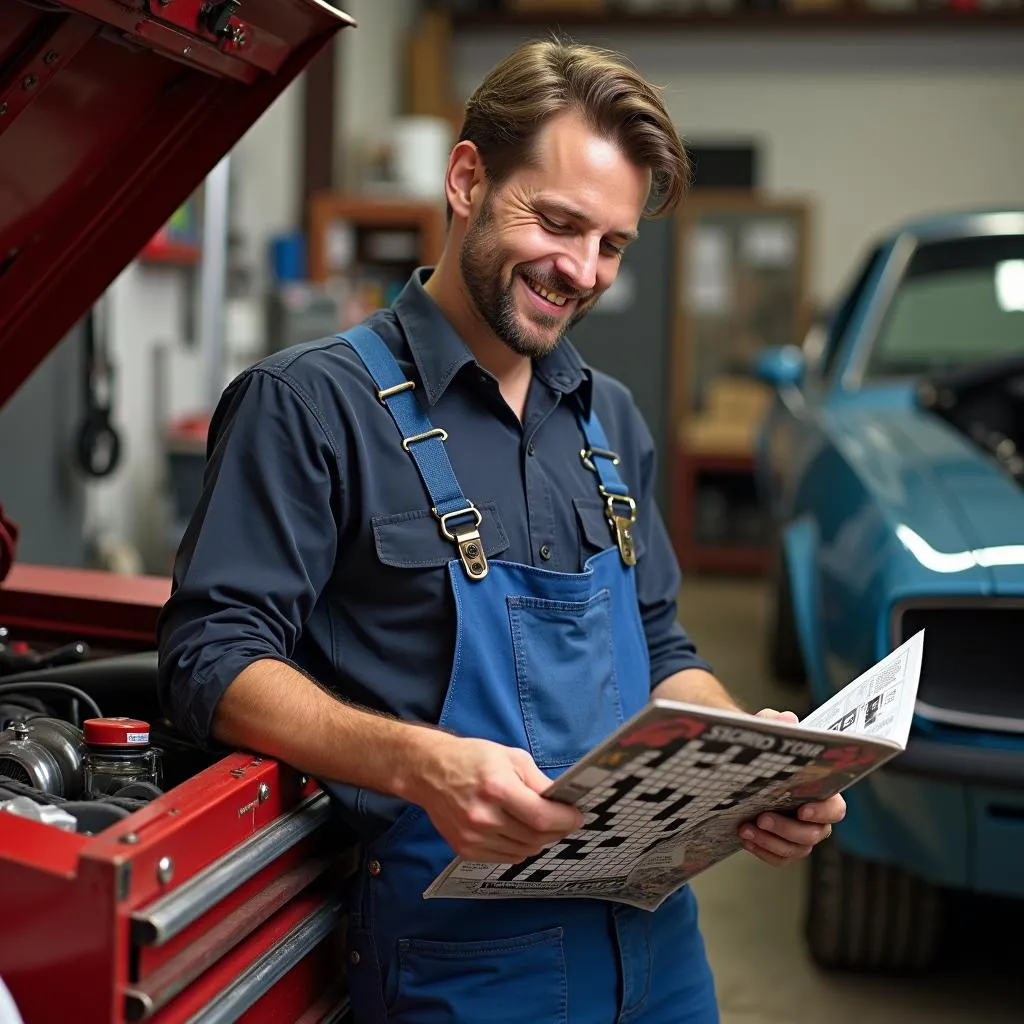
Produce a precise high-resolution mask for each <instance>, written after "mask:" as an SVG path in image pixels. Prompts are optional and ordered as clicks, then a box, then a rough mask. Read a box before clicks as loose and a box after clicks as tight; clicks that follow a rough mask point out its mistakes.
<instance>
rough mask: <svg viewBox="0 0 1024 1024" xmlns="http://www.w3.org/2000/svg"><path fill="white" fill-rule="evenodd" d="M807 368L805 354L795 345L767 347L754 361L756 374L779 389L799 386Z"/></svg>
mask: <svg viewBox="0 0 1024 1024" xmlns="http://www.w3.org/2000/svg"><path fill="white" fill-rule="evenodd" d="M805 369H806V363H805V361H804V355H803V353H802V352H801V351H800V349H798V348H797V347H796V346H795V345H783V346H780V347H775V348H766V349H765V350H764V351H763V352H761V353H760V354H759V355H758V357H757V359H756V361H755V363H754V374H755V376H756V377H757V378H758V379H759V380H763V381H764V382H765V383H766V384H771V386H772V387H774V388H777V389H779V390H782V389H783V388H791V387H793V388H795V387H799V386H800V385H801V383H802V382H803V379H804V370H805Z"/></svg>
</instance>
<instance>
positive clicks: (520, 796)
mask: <svg viewBox="0 0 1024 1024" xmlns="http://www.w3.org/2000/svg"><path fill="white" fill-rule="evenodd" d="M514 762H515V766H516V771H517V772H518V774H519V778H520V779H521V780H522V782H523V783H524V785H522V786H516V785H515V784H514V783H512V784H509V785H505V786H503V787H502V789H501V790H500V791H498V792H492V793H490V794H488V795H489V796H491V797H493V798H494V799H495V800H496V801H497V802H498V803H500V804H501V806H502V808H503V809H504V810H505V811H507V812H508V813H509V814H510V815H511V816H512V817H513V818H515V819H516V820H518V821H519V822H521V823H522V824H524V825H526V826H527V828H529V829H530V830H531V831H532V832H533V833H535V834H537V835H538V837H548V841H549V842H554V841H555V840H556V839H562V838H564V837H565V836H567V835H568V834H569V833H570V832H575V831H576V830H577V829H578V828H581V827H582V826H583V815H582V814H581V813H580V812H579V811H578V810H576V808H575V807H573V806H572V805H571V804H563V803H559V802H558V801H557V800H546V799H545V798H544V797H542V796H540V794H541V793H543V792H545V791H546V790H548V789H549V788H550V787H551V780H550V779H549V778H548V777H547V776H546V775H545V774H544V773H543V772H542V771H541V770H540V769H539V768H538V767H537V766H536V764H534V762H533V758H531V757H530V755H529V754H527V753H526V752H525V751H516V752H515V757H514ZM552 836H553V837H554V838H551V837H552Z"/></svg>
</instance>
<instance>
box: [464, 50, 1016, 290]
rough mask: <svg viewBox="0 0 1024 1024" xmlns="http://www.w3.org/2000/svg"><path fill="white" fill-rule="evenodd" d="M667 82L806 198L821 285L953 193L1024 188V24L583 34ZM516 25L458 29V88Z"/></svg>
mask: <svg viewBox="0 0 1024 1024" xmlns="http://www.w3.org/2000/svg"><path fill="white" fill-rule="evenodd" d="M574 35H575V38H577V39H579V40H580V41H586V42H595V43H598V44H600V45H612V46H614V47H615V48H616V49H619V50H621V51H622V52H624V53H625V54H626V55H627V56H628V57H629V58H630V59H631V60H632V61H633V62H634V63H635V64H636V65H637V66H638V67H639V68H640V70H641V71H643V72H644V73H645V74H646V75H647V76H648V77H650V78H651V79H652V80H653V81H654V82H656V83H658V84H659V85H662V86H663V87H664V90H665V92H664V95H665V99H666V104H667V106H668V108H669V110H670V112H671V113H672V115H673V117H674V118H675V119H676V122H677V124H678V125H679V126H680V128H681V130H682V131H683V133H684V134H685V135H686V136H689V137H691V138H694V139H697V138H699V139H700V140H701V141H707V140H709V139H730V138H737V137H740V138H753V139H756V140H757V141H758V142H759V143H760V145H761V147H762V152H763V182H764V185H765V187H766V188H767V189H770V190H771V191H773V192H778V193H783V194H794V195H800V196H806V197H808V198H810V199H812V200H813V201H814V203H815V208H816V209H815V213H816V219H815V227H814V234H813V245H814V254H815V259H814V263H813V268H814V270H813V278H812V281H811V285H812V288H813V289H814V291H815V293H816V295H817V297H818V298H827V297H828V296H830V295H831V294H832V293H833V291H834V290H835V289H836V288H837V287H838V286H839V284H840V283H841V281H842V280H844V278H845V275H846V274H847V273H848V270H849V267H850V265H851V262H852V261H853V260H854V259H855V258H856V255H857V254H858V253H859V252H860V250H861V248H862V247H863V246H865V245H866V244H867V242H868V240H869V239H870V238H871V236H872V234H873V233H874V232H876V231H878V230H879V229H881V228H884V227H886V226H888V225H891V224H892V223H893V222H894V221H897V220H899V219H900V218H902V217H905V216H909V215H915V214H917V213H919V212H922V211H928V210H930V209H934V208H942V207H949V206H958V205H975V204H982V205H984V204H990V203H1022V202H1024V178H1022V176H1021V168H1022V167H1024V32H1021V31H1019V30H1010V31H1005V30H1004V31H1001V32H989V31H986V32H977V33H973V32H971V31H968V30H963V31H961V30H955V31H954V30H946V31H937V32H907V33H904V32H895V33H894V35H893V36H892V37H889V36H883V35H882V34H881V33H880V32H872V33H870V34H866V33H858V32H855V31H846V30H844V31H843V33H842V34H838V33H817V32H814V33H810V32H806V31H802V32H799V33H784V32H781V31H779V32H760V33H750V34H740V33H737V34H735V35H733V34H730V36H729V37H728V39H726V38H725V37H724V33H723V34H719V33H710V32H699V33H694V34H691V35H690V36H689V37H686V36H685V35H684V34H683V33H681V32H680V33H677V34H676V35H675V36H667V35H664V34H663V35H662V36H661V37H656V36H653V35H651V34H649V33H647V32H646V31H644V32H640V31H636V30H634V31H631V32H629V33H620V34H619V36H618V38H617V39H615V40H614V41H613V40H611V39H610V38H609V37H608V35H607V33H605V34H602V33H598V32H590V33H585V32H577V33H575V34H574ZM525 38H527V36H526V35H525V34H523V35H520V36H516V37H513V36H510V35H509V34H506V33H503V34H501V35H498V34H497V33H492V32H481V31H473V32H469V31H467V32H465V33H462V34H460V35H459V36H458V38H457V45H456V55H455V70H456V83H457V86H458V89H459V93H460V96H466V95H468V94H469V93H470V92H471V91H472V89H473V88H475V86H476V85H477V83H478V82H479V81H480V79H481V78H482V76H483V75H484V74H485V72H486V70H487V69H488V68H489V67H490V66H491V65H492V64H493V63H495V62H497V61H498V60H499V59H500V58H501V57H502V56H503V55H504V54H505V53H506V52H508V50H510V49H511V48H512V46H514V45H515V43H516V42H517V41H519V40H520V39H525Z"/></svg>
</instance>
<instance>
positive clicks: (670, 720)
mask: <svg viewBox="0 0 1024 1024" xmlns="http://www.w3.org/2000/svg"><path fill="white" fill-rule="evenodd" d="M923 643H924V631H923V630H922V631H921V632H919V633H917V634H916V635H915V636H913V637H911V638H910V639H909V640H907V641H906V643H904V644H903V645H902V646H901V647H898V648H897V649H896V650H895V651H893V652H892V653H891V654H889V655H888V656H887V657H885V658H884V659H882V661H880V662H879V663H878V664H877V665H875V666H874V667H873V668H871V669H869V670H868V671H867V672H865V673H864V674H863V675H862V676H859V677H858V678H857V679H855V680H854V681H853V682H852V683H850V684H849V685H848V686H846V687H845V688H844V689H843V690H840V691H839V692H838V693H837V694H836V695H835V696H834V697H832V699H831V700H829V701H827V702H826V703H825V704H823V705H822V706H821V707H819V708H818V709H817V710H816V711H814V712H812V713H811V714H810V715H808V716H807V717H806V718H805V719H804V720H803V721H802V722H799V723H796V724H792V723H785V722H780V721H777V720H772V719H766V718H756V717H753V716H750V715H744V714H740V713H737V712H730V711H718V710H714V709H711V708H706V707H700V706H698V705H693V704H684V703H681V702H677V701H669V700H660V699H658V700H653V701H651V703H650V704H648V705H647V706H646V707H645V708H643V709H642V710H641V711H640V712H638V713H637V714H636V715H635V716H634V717H633V718H632V719H630V720H629V721H628V722H626V723H625V724H624V725H622V726H621V727H620V728H619V729H618V730H616V732H614V733H613V734H612V735H611V736H609V737H608V739H607V740H605V741H604V742H603V743H601V744H600V745H599V746H597V747H596V748H595V749H594V750H592V751H591V752H590V753H589V754H588V755H587V756H586V757H584V758H583V759H582V760H581V761H579V762H578V763H577V764H575V765H573V766H572V767H571V768H569V769H568V770H567V771H566V772H565V773H564V774H563V775H562V776H561V777H560V778H558V779H557V780H556V781H555V782H553V783H552V785H551V788H550V789H549V790H548V791H547V792H546V793H545V794H544V795H545V796H546V797H549V798H550V799H552V800H559V801H562V802H563V803H571V804H575V805H576V807H578V808H579V809H580V810H581V811H582V812H583V814H584V824H583V826H582V828H580V829H579V830H578V831H576V832H573V833H572V834H571V835H569V836H567V837H566V838H565V839H563V840H561V841H560V842H557V843H555V844H553V845H552V846H549V847H548V848H546V849H545V850H544V851H543V852H542V853H540V854H539V855H538V856H535V857H531V858H529V859H527V860H525V861H522V862H521V863H518V864H494V863H482V862H477V861H469V860H463V859H462V858H456V859H455V860H453V861H452V863H451V864H450V865H449V866H448V867H447V868H446V869H445V870H444V871H443V872H442V873H441V874H440V875H439V876H438V877H437V878H436V879H435V880H434V881H433V882H432V883H431V885H430V886H429V888H428V889H427V890H426V892H424V894H423V895H424V897H427V898H430V897H456V898H462V899H509V898H519V899H522V898H527V897H531V898H537V897H552V898H555V897H557V898H563V899H564V898H568V897H580V898H584V897H585V898H588V899H601V900H610V901H612V902H617V903H628V904H630V905H632V906H635V907H640V908H642V909H646V910H654V909H656V908H657V907H658V906H660V905H661V903H662V902H664V900H665V899H666V898H667V897H668V896H670V895H671V894H672V893H673V892H674V891H675V890H676V889H678V888H679V887H680V886H682V885H683V884H684V883H685V882H688V881H689V880H690V879H691V878H693V877H694V876H695V875H697V874H698V873H699V872H701V871H704V870H705V869H707V868H709V867H711V866H712V865H713V864H717V863H718V862H719V861H721V860H723V859H724V858H725V857H728V856H729V855H730V854H733V853H735V852H736V851H737V850H739V849H741V845H740V841H739V838H738V830H739V827H740V825H741V824H742V823H743V822H746V821H750V820H751V819H753V818H756V817H757V816H758V815H759V814H761V813H762V812H764V811H768V810H774V811H780V812H783V813H784V812H787V811H792V810H794V809H795V808H796V807H798V806H799V805H801V804H804V803H807V802H809V801H814V800H824V799H827V798H828V797H830V796H832V795H833V794H835V793H839V792H841V791H842V790H844V789H846V788H847V787H849V786H852V785H853V784H854V783H855V782H857V781H858V780H859V779H862V778H863V777H864V776H865V775H867V774H869V773H870V772H872V771H874V770H875V769H876V768H879V767H881V765H883V764H885V762H886V761H888V760H890V758H893V757H895V756H896V755H898V754H900V753H901V752H902V751H903V750H904V749H905V748H906V744H907V737H908V735H909V733H910V724H911V720H912V718H913V714H914V704H915V701H916V699H917V686H918V681H919V679H920V674H921V657H922V651H923Z"/></svg>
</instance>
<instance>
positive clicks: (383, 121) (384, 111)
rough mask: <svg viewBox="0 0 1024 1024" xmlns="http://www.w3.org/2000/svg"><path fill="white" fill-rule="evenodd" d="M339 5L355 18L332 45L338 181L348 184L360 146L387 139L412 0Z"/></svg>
mask: <svg viewBox="0 0 1024 1024" xmlns="http://www.w3.org/2000/svg"><path fill="white" fill-rule="evenodd" d="M341 6H342V8H343V10H344V11H345V13H346V14H351V15H352V17H353V18H355V19H356V26H355V28H351V29H346V30H345V31H344V32H342V33H341V36H340V37H339V40H338V42H337V44H336V46H337V52H338V61H339V74H338V75H337V76H336V84H337V93H336V98H335V107H336V111H337V116H338V124H337V126H336V129H337V136H338V139H337V141H338V148H337V166H338V169H339V179H338V182H339V185H340V184H346V185H348V186H350V187H351V185H352V183H353V182H354V181H355V172H356V169H357V167H358V165H359V163H360V161H361V159H362V155H363V153H364V152H365V150H366V148H367V147H371V146H373V145H374V144H376V143H380V142H382V141H386V140H387V138H388V134H389V131H390V124H391V122H392V121H393V120H394V118H395V116H396V115H397V114H398V113H400V111H401V107H402V95H403V90H404V73H405V72H404V54H403V46H404V42H405V37H406V33H407V32H408V31H409V29H410V27H411V26H412V24H413V21H414V17H415V14H416V11H417V9H418V0H343V2H342V4H341Z"/></svg>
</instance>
